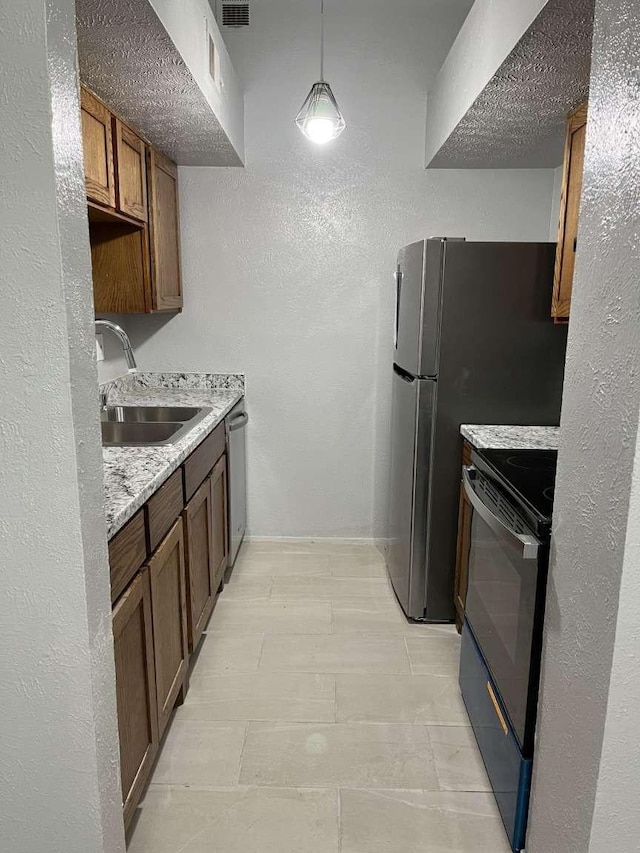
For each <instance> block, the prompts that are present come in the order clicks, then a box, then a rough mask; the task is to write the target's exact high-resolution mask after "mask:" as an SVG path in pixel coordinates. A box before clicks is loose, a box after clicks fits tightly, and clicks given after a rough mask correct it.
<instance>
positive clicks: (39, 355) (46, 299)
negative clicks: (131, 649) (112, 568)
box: [0, 0, 124, 853]
mask: <svg viewBox="0 0 640 853" xmlns="http://www.w3.org/2000/svg"><path fill="white" fill-rule="evenodd" d="M74 26H75V8H74V4H73V2H72V0H55V2H48V3H45V2H43V0H23V2H20V3H14V4H6V3H5V4H3V7H2V27H0V58H1V59H0V65H1V73H0V187H1V188H2V190H1V192H0V221H1V223H2V241H0V290H1V292H2V322H1V323H0V399H1V400H2V409H1V411H0V459H1V460H2V463H1V464H2V489H0V566H1V567H2V570H1V571H0V684H1V685H2V688H1V692H2V736H1V737H0V767H1V768H2V771H1V773H0V814H1V815H2V817H1V818H0V823H1V824H2V828H1V829H0V836H1V839H2V840H1V841H0V847H1V848H2V850H3V851H7V853H8V851H11V853H54V851H64V853H122V851H124V833H123V828H122V807H121V802H122V800H121V795H120V780H119V762H118V736H117V725H116V707H115V682H114V665H113V643H112V636H111V619H110V614H111V603H110V594H109V572H108V566H107V548H106V536H105V524H104V513H103V506H102V453H101V448H100V439H99V435H100V433H99V426H98V417H97V405H96V369H95V360H94V356H93V345H94V344H93V341H94V338H93V323H92V313H93V305H92V299H91V283H90V282H91V272H90V261H89V239H88V229H87V219H86V200H85V188H84V177H83V172H82V149H81V143H80V123H79V104H78V90H77V81H76V70H75V69H76V55H75V29H74Z"/></svg>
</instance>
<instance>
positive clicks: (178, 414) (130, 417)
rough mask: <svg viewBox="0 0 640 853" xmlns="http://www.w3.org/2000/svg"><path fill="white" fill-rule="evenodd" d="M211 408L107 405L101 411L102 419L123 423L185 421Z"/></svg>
mask: <svg viewBox="0 0 640 853" xmlns="http://www.w3.org/2000/svg"><path fill="white" fill-rule="evenodd" d="M210 411H211V409H202V408H200V409H195V408H191V407H189V406H108V407H107V408H106V409H104V411H103V412H102V420H103V421H122V422H125V423H140V424H146V423H174V424H175V423H182V424H183V423H186V422H187V421H192V420H193V419H194V418H195V417H197V416H198V415H199V414H200V413H201V412H210Z"/></svg>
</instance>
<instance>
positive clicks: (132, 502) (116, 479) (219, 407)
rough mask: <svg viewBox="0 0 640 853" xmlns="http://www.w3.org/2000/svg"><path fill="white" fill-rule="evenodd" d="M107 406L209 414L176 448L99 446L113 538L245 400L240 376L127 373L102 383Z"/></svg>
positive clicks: (107, 513) (108, 522)
mask: <svg viewBox="0 0 640 853" xmlns="http://www.w3.org/2000/svg"><path fill="white" fill-rule="evenodd" d="M101 389H108V392H109V405H130V406H131V405H137V406H206V407H208V408H211V409H213V411H212V412H211V413H210V414H208V415H207V416H206V417H205V418H204V419H203V420H201V421H200V422H199V423H197V424H196V425H195V426H194V428H193V429H192V430H190V431H189V432H188V433H187V434H186V435H185V436H184V437H183V438H182V439H180V441H178V442H177V443H176V444H166V445H162V446H159V447H103V449H102V456H103V461H104V503H105V514H106V519H107V537H108V538H111V537H112V536H113V535H114V534H115V533H117V532H118V530H120V529H121V528H122V527H123V526H124V524H126V522H127V521H129V519H130V518H132V517H133V516H134V515H135V513H136V512H137V511H138V510H139V509H140V507H141V506H143V505H144V504H145V503H146V501H147V500H148V499H149V498H150V497H151V495H152V494H153V493H154V492H155V491H157V489H158V488H159V487H160V486H161V485H162V484H163V483H164V481H165V480H166V479H167V478H168V477H169V476H170V475H171V474H173V472H174V471H175V470H177V468H178V467H179V466H180V465H181V464H182V462H184V460H185V459H186V458H187V457H188V456H189V455H190V454H191V453H192V452H193V451H194V450H195V448H196V447H197V446H198V445H199V444H200V443H201V442H202V441H203V440H204V439H205V438H206V437H207V436H208V435H209V434H210V433H211V432H213V430H214V429H215V428H216V427H217V426H218V424H219V423H220V422H221V421H222V420H223V419H224V417H225V415H227V414H228V413H229V412H230V411H231V409H232V408H233V407H234V406H235V404H236V403H237V402H238V401H239V400H241V399H242V397H243V396H244V376H242V375H241V374H211V373H209V374H195V373H131V374H129V375H127V376H123V377H121V378H120V379H116V380H115V381H113V382H108V383H105V384H104V385H102V386H101Z"/></svg>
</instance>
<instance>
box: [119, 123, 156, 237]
mask: <svg viewBox="0 0 640 853" xmlns="http://www.w3.org/2000/svg"><path fill="white" fill-rule="evenodd" d="M113 139H114V143H115V152H114V159H115V168H116V205H117V208H118V210H119V211H121V212H122V213H125V214H127V215H128V216H132V217H133V218H134V219H142V220H144V221H145V222H146V221H147V219H148V217H149V213H148V205H147V166H146V161H145V156H146V146H145V144H144V142H143V141H142V139H140V137H139V136H137V135H136V134H135V133H134V132H133V131H132V130H131V129H130V128H128V127H127V126H126V124H123V122H121V121H120V119H119V118H116V116H114V117H113Z"/></svg>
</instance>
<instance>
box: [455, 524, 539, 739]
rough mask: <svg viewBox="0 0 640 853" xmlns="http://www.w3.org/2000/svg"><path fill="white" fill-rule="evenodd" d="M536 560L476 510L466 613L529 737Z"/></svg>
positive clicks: (517, 723)
mask: <svg viewBox="0 0 640 853" xmlns="http://www.w3.org/2000/svg"><path fill="white" fill-rule="evenodd" d="M537 580H538V563H537V560H525V559H524V557H523V550H522V545H521V544H520V543H518V542H517V540H516V539H515V538H514V540H513V542H512V543H511V542H509V541H505V539H504V538H503V537H499V536H497V535H496V534H495V533H494V532H493V530H492V529H491V528H490V527H489V526H488V525H487V524H486V523H485V522H484V521H483V520H482V518H480V516H479V515H478V513H477V512H474V513H473V521H472V527H471V548H470V553H469V591H468V594H467V603H466V617H467V619H468V621H469V624H470V625H471V628H472V630H473V633H474V635H475V638H476V640H477V642H478V644H479V646H480V648H481V650H482V653H483V655H484V658H485V661H486V663H487V666H488V667H489V669H490V671H491V674H492V676H493V679H494V681H495V683H496V686H497V687H498V691H499V692H500V695H501V697H502V700H503V702H504V704H505V707H506V709H507V713H508V714H509V717H510V719H511V724H512V726H513V728H514V730H515V732H516V734H517V736H518V739H519V740H520V743H521V745H523V743H524V737H525V718H526V711H527V696H528V689H529V670H530V666H531V651H532V639H533V620H534V611H535V599H536V587H537Z"/></svg>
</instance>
